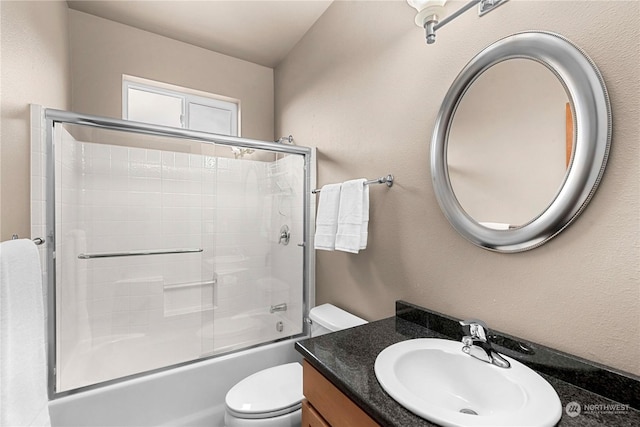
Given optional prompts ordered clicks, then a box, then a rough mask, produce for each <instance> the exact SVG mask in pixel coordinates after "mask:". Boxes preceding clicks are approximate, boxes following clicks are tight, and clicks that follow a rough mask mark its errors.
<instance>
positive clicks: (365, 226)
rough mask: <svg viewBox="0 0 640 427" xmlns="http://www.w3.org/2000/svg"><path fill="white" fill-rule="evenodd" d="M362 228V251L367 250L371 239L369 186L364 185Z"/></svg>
mask: <svg viewBox="0 0 640 427" xmlns="http://www.w3.org/2000/svg"><path fill="white" fill-rule="evenodd" d="M362 187H363V188H362V226H361V227H360V250H363V249H367V241H368V239H369V186H368V185H364V183H363V184H362Z"/></svg>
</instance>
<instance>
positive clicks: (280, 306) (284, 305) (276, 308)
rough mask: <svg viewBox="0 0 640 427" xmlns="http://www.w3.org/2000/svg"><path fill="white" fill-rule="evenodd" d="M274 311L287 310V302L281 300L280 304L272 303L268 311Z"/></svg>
mask: <svg viewBox="0 0 640 427" xmlns="http://www.w3.org/2000/svg"><path fill="white" fill-rule="evenodd" d="M276 311H287V303H286V302H283V303H282V304H276V305H272V306H271V308H269V313H271V314H273V313H275V312H276Z"/></svg>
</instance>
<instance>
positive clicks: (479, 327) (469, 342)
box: [460, 320, 511, 368]
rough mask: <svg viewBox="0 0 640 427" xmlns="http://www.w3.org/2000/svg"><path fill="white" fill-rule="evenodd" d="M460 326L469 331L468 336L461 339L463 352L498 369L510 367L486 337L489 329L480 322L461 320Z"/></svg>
mask: <svg viewBox="0 0 640 427" xmlns="http://www.w3.org/2000/svg"><path fill="white" fill-rule="evenodd" d="M460 325H462V327H463V328H464V329H466V328H467V327H468V329H469V335H465V336H464V337H462V344H464V347H462V351H463V352H465V353H467V354H468V355H469V356H472V357H475V358H476V359H479V360H482V361H483V362H487V363H491V364H492V365H496V366H498V367H500V368H510V367H511V364H510V363H509V362H508V361H507V360H506V359H505V358H504V357H502V356H500V355H499V354H498V352H497V351H495V350H494V349H493V345H492V344H491V341H490V340H489V338H488V336H487V331H488V330H489V328H487V325H486V324H485V323H484V322H483V321H482V320H462V321H460Z"/></svg>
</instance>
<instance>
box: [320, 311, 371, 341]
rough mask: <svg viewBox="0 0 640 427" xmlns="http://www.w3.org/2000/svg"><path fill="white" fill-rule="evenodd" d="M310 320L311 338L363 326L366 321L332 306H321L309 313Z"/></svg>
mask: <svg viewBox="0 0 640 427" xmlns="http://www.w3.org/2000/svg"><path fill="white" fill-rule="evenodd" d="M309 317H310V318H311V321H312V323H311V336H312V337H317V336H318V335H324V334H327V333H329V332H335V331H339V330H341V329H347V328H353V327H354V326H359V325H364V324H365V323H367V321H366V320H364V319H361V318H359V317H358V316H355V315H353V314H351V313H349V312H347V311H344V310H342V309H340V308H338V307H336V306H335V305H332V304H322V305H319V306H317V307H314V308H312V309H311V311H310V312H309Z"/></svg>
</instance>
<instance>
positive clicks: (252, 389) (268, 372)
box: [225, 362, 304, 419]
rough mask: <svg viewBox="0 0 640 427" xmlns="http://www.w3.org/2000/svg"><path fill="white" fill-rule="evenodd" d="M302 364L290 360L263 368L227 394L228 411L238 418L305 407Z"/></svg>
mask: <svg viewBox="0 0 640 427" xmlns="http://www.w3.org/2000/svg"><path fill="white" fill-rule="evenodd" d="M303 398H304V397H303V395H302V365H300V364H299V363H298V362H294V363H287V364H286V365H279V366H275V367H273V368H268V369H264V370H262V371H259V372H256V373H255V374H253V375H250V376H248V377H247V378H245V379H243V380H242V381H240V382H239V383H238V384H236V385H235V386H233V387H232V388H231V390H229V392H228V393H227V396H226V397H225V404H226V409H227V412H228V413H229V414H230V415H232V416H234V417H237V418H248V419H259V418H272V417H277V416H280V415H284V414H288V413H291V412H294V411H297V410H298V409H300V407H301V406H302V403H301V402H302V399H303Z"/></svg>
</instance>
